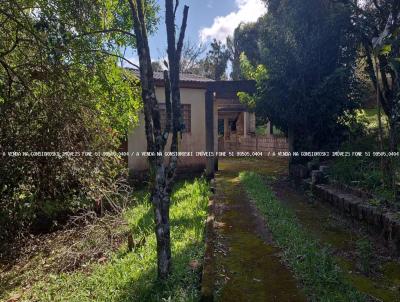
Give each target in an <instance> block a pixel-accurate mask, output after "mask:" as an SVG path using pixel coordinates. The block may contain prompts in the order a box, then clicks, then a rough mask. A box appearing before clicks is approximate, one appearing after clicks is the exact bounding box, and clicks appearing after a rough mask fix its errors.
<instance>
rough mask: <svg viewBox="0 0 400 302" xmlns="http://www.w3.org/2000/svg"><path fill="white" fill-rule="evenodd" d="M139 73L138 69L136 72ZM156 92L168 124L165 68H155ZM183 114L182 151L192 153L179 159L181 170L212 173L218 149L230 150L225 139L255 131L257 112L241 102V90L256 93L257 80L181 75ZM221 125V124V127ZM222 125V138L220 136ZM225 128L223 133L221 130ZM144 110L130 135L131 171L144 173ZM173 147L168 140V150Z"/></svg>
mask: <svg viewBox="0 0 400 302" xmlns="http://www.w3.org/2000/svg"><path fill="white" fill-rule="evenodd" d="M136 73H137V72H136ZM154 79H155V84H156V96H157V100H158V102H159V104H160V113H161V124H162V125H163V124H164V125H165V117H166V111H165V95H164V80H163V73H162V72H155V73H154ZM180 91H181V104H182V114H183V118H184V122H185V126H186V129H185V131H184V132H183V134H182V139H181V140H180V142H179V151H182V152H192V156H181V157H179V159H178V172H179V171H180V172H185V171H191V172H196V171H204V170H205V169H206V170H207V174H210V175H212V174H213V172H214V170H215V168H216V167H217V164H216V163H217V157H216V156H215V153H216V152H218V151H219V149H221V150H220V151H222V149H223V150H224V151H229V150H227V148H226V147H224V145H223V144H224V139H226V140H232V139H233V138H235V139H236V140H237V139H238V138H239V137H244V138H245V137H247V136H249V135H253V134H254V132H255V115H254V113H251V112H249V110H247V108H246V106H244V105H243V104H241V103H240V101H239V99H238V97H237V93H238V92H239V91H242V92H248V93H253V92H254V91H255V83H254V82H253V81H213V80H210V79H208V78H205V77H201V76H198V75H194V74H181V75H180ZM219 125H220V127H219ZM218 129H220V134H221V137H222V138H223V139H222V140H221V139H220V142H219V139H218V134H219V130H218ZM221 131H222V133H221ZM146 146H147V144H146V137H145V125H144V118H143V114H142V115H141V116H140V118H139V124H138V126H137V127H136V128H135V129H133V131H132V132H131V133H130V134H129V136H128V152H129V154H131V156H129V158H128V165H129V170H130V172H131V174H133V175H135V174H141V173H143V172H145V171H146V170H147V168H148V163H147V158H146V156H142V155H143V152H146ZM168 150H169V146H168V144H167V147H166V151H168ZM205 155H206V156H205Z"/></svg>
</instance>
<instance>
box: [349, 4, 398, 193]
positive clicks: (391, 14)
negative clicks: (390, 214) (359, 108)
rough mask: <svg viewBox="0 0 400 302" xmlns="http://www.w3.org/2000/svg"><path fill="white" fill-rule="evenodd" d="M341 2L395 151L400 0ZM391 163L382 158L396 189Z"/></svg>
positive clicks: (392, 184) (396, 141)
mask: <svg viewBox="0 0 400 302" xmlns="http://www.w3.org/2000/svg"><path fill="white" fill-rule="evenodd" d="M342 2H343V3H345V4H346V5H348V6H349V7H350V8H351V10H352V12H353V16H352V18H353V22H354V24H355V33H356V37H357V39H358V41H359V43H360V45H361V46H362V48H363V55H364V58H365V60H366V62H367V68H366V71H367V73H368V74H369V76H370V79H371V81H372V82H373V84H374V87H375V89H376V91H377V95H378V100H379V103H380V106H381V107H382V109H383V111H384V112H385V114H386V116H387V118H388V121H389V151H392V152H396V151H398V150H399V142H400V135H399V133H400V61H399V58H400V2H399V1H396V0H391V1H380V0H367V1H363V2H358V1H352V0H343V1H342ZM380 106H379V107H380ZM395 166H396V165H395V163H394V162H393V160H390V161H386V167H384V169H385V170H386V171H387V174H388V176H389V179H388V182H389V183H390V186H392V188H394V192H396V193H397V189H396V174H395V173H396V172H395V168H394V167H395ZM397 198H398V197H397Z"/></svg>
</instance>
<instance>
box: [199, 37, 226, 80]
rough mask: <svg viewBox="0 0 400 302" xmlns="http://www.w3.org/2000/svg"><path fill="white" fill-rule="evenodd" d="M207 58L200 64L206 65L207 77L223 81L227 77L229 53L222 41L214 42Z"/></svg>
mask: <svg viewBox="0 0 400 302" xmlns="http://www.w3.org/2000/svg"><path fill="white" fill-rule="evenodd" d="M210 47H211V49H210V50H209V51H208V53H207V56H206V58H205V59H204V61H202V62H201V63H200V64H203V65H204V71H205V74H206V76H207V77H209V78H210V79H213V80H216V81H218V80H221V79H223V78H225V77H226V74H225V72H226V68H227V66H228V60H229V51H228V50H227V49H226V46H225V45H223V44H222V42H221V41H217V40H216V39H214V41H213V42H212V43H211V45H210Z"/></svg>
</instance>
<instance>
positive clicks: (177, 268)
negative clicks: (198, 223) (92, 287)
mask: <svg viewBox="0 0 400 302" xmlns="http://www.w3.org/2000/svg"><path fill="white" fill-rule="evenodd" d="M199 249H200V250H201V248H200V246H199V244H190V245H188V246H187V247H185V248H184V249H183V250H180V251H179V252H178V253H173V256H172V257H173V258H172V261H173V267H172V273H171V275H170V277H169V279H168V280H167V281H159V280H157V271H156V267H155V266H154V267H153V268H152V269H150V270H147V271H145V272H143V273H142V274H141V276H140V277H139V279H138V280H136V282H129V283H127V284H124V286H123V287H122V288H121V289H120V290H119V292H120V294H119V295H118V296H117V297H116V298H115V300H113V301H116V302H128V301H169V299H171V300H172V301H198V299H199V296H200V280H201V267H198V268H197V269H192V267H191V266H190V265H189V264H190V261H191V260H193V258H194V257H193V256H199V255H194V254H196V251H198V250H199ZM138 285H139V286H140V287H139V288H138Z"/></svg>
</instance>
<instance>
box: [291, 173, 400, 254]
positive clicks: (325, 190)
mask: <svg viewBox="0 0 400 302" xmlns="http://www.w3.org/2000/svg"><path fill="white" fill-rule="evenodd" d="M290 175H291V176H292V177H293V178H295V179H296V180H297V181H301V182H302V184H303V185H304V187H305V188H307V189H310V190H312V192H313V193H314V195H315V196H316V197H317V198H318V199H319V200H321V201H323V202H327V203H329V204H330V205H331V206H333V207H335V208H336V209H338V210H339V211H340V212H342V213H343V214H344V215H346V216H348V217H349V218H351V219H353V220H357V221H360V222H363V223H365V224H366V225H367V226H368V229H369V230H370V231H372V232H373V233H375V234H376V233H377V234H378V235H379V236H380V237H381V238H382V239H383V240H384V243H385V244H386V246H388V247H389V248H390V249H391V250H392V251H393V252H394V253H395V254H398V255H399V254H400V213H399V212H395V211H393V210H391V209H389V208H384V207H380V206H375V205H373V204H371V202H370V201H371V200H373V199H374V196H373V195H372V194H369V193H367V192H364V191H362V190H359V189H355V188H351V187H349V186H346V185H343V184H337V183H329V177H328V174H327V167H326V166H320V167H319V168H318V169H316V167H315V166H313V167H310V165H309V166H308V167H307V166H304V165H293V166H291V167H290Z"/></svg>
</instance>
